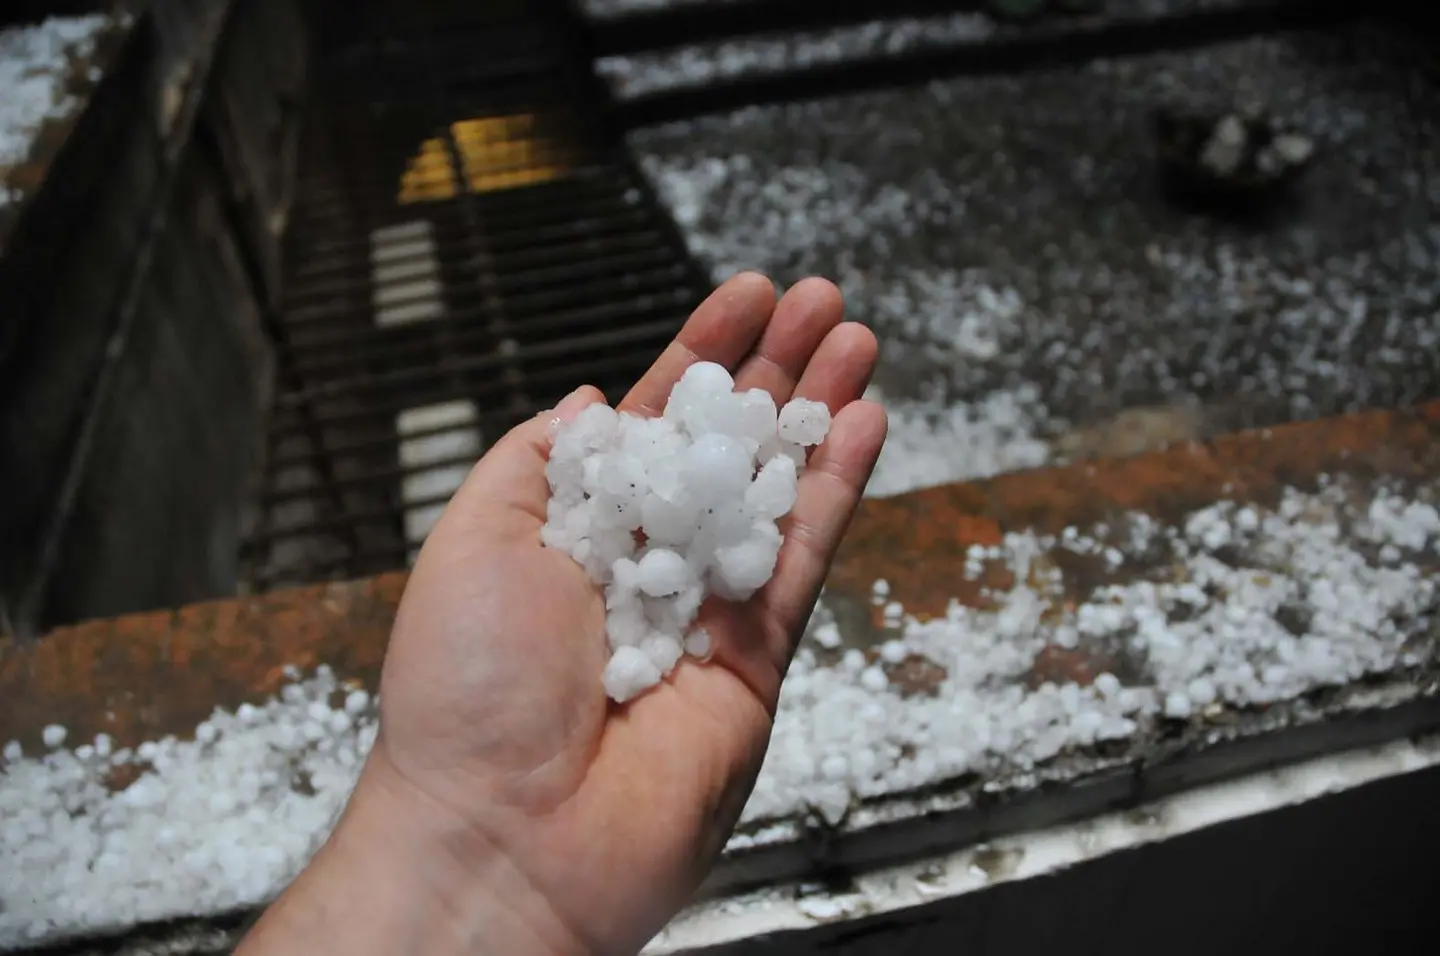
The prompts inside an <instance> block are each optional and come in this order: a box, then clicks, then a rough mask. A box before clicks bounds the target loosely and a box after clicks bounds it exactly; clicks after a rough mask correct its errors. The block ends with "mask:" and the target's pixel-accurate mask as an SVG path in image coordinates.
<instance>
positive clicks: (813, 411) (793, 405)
mask: <svg viewBox="0 0 1440 956" xmlns="http://www.w3.org/2000/svg"><path fill="white" fill-rule="evenodd" d="M779 425H780V438H781V439H783V440H784V441H791V442H794V443H795V444H797V445H806V446H810V445H818V444H820V443H821V442H822V441H824V440H825V436H826V434H828V433H829V431H830V409H829V408H827V407H826V406H825V403H824V402H811V401H807V400H806V399H803V398H797V399H794V400H793V401H790V402H786V403H785V407H784V408H782V409H780V416H779Z"/></svg>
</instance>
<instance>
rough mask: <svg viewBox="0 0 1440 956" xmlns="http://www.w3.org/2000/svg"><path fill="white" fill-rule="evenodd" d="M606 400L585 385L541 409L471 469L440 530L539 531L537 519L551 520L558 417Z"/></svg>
mask: <svg viewBox="0 0 1440 956" xmlns="http://www.w3.org/2000/svg"><path fill="white" fill-rule="evenodd" d="M603 401H605V396H604V395H603V394H601V392H600V390H599V389H597V388H595V387H594V386H591V385H582V386H581V387H579V388H577V389H576V390H575V391H573V392H571V393H570V394H569V395H567V396H566V397H565V398H564V400H562V401H561V402H560V404H559V405H557V406H555V408H554V409H553V410H551V411H548V412H541V413H540V414H538V415H536V416H535V417H534V418H530V419H528V420H526V421H523V422H521V423H520V424H519V425H516V426H515V427H514V428H512V429H510V431H508V432H506V433H505V436H504V437H503V438H501V439H500V440H499V441H498V442H496V443H495V444H494V445H493V446H491V448H490V450H489V451H487V452H486V453H485V455H484V456H483V457H482V458H481V459H480V460H479V461H478V462H476V463H475V467H474V468H472V469H470V474H469V475H467V476H466V477H465V481H464V482H463V483H462V484H461V485H460V488H459V490H457V491H456V492H455V494H454V496H453V497H452V498H451V499H450V503H449V504H448V505H446V507H445V513H444V514H443V515H442V516H441V518H440V521H439V523H438V524H437V525H436V527H435V533H437V534H438V533H442V532H444V533H448V531H446V529H462V530H465V531H467V532H468V531H470V530H473V529H474V527H475V526H476V525H477V524H480V523H484V525H485V527H486V528H487V530H489V531H491V532H495V533H506V532H509V531H515V530H521V531H525V532H527V533H533V532H534V530H535V525H536V523H540V524H543V523H544V522H545V503H546V501H547V500H548V499H549V497H550V486H549V484H548V483H547V482H546V480H545V463H546V462H547V461H548V460H549V457H550V444H551V440H552V431H553V429H554V423H555V421H556V420H557V419H558V420H560V421H562V422H568V421H571V420H573V419H574V418H575V416H576V415H578V414H580V412H581V411H583V410H584V409H586V408H588V407H589V406H591V405H593V404H595V403H596V402H603ZM512 519H513V520H512Z"/></svg>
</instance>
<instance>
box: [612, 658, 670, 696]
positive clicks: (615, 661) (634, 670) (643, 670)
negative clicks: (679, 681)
mask: <svg viewBox="0 0 1440 956" xmlns="http://www.w3.org/2000/svg"><path fill="white" fill-rule="evenodd" d="M662 676H663V675H662V674H661V672H660V668H658V667H656V666H655V662H654V661H652V660H651V659H650V656H649V655H648V654H646V653H645V652H644V651H643V650H641V649H640V648H638V647H630V646H622V647H617V648H615V650H614V652H613V653H612V654H611V655H610V661H609V663H607V664H606V665H605V673H604V674H603V675H602V678H601V679H602V680H603V681H604V684H605V693H607V694H609V695H610V697H611V699H612V700H614V701H615V702H616V703H618V704H623V703H625V702H626V701H628V700H630V699H631V698H633V697H638V696H639V695H640V694H643V693H644V692H645V691H647V690H649V689H650V688H651V687H654V686H655V685H656V684H658V683H660V680H661V677H662Z"/></svg>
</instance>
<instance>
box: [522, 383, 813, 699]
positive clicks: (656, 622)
mask: <svg viewBox="0 0 1440 956" xmlns="http://www.w3.org/2000/svg"><path fill="white" fill-rule="evenodd" d="M829 430H830V410H829V409H828V408H827V407H826V406H825V405H824V404H823V403H820V402H812V401H807V400H805V399H798V398H797V399H794V400H793V401H791V402H789V403H787V404H786V405H785V406H784V407H783V408H780V409H778V410H777V409H776V407H775V400H774V399H773V398H771V397H770V394H769V393H768V392H766V391H764V390H763V389H750V390H748V391H736V390H735V382H734V380H733V379H731V377H730V373H729V372H727V371H726V370H725V369H724V368H722V367H721V366H719V365H716V364H714V363H712V362H699V363H696V364H695V365H692V366H690V368H689V369H688V370H687V371H686V372H685V374H684V375H683V376H682V377H681V379H680V381H679V382H677V383H676V384H675V387H674V390H673V391H672V392H671V394H670V400H669V403H668V404H667V405H666V407H665V413H664V415H663V416H662V417H660V418H643V417H640V416H637V415H631V414H629V413H626V412H617V411H615V410H614V409H612V408H610V407H609V406H608V405H604V404H596V405H591V406H590V407H588V408H586V409H585V410H584V411H583V412H581V413H580V414H579V415H578V416H576V418H575V419H574V420H573V421H571V422H569V423H568V424H565V425H562V426H560V427H559V428H557V430H556V433H555V441H554V445H553V447H552V449H551V452H550V462H549V465H548V466H547V468H546V477H547V478H548V480H549V483H550V493H551V498H550V503H549V512H548V516H547V519H548V520H547V521H546V523H545V526H544V528H543V529H542V531H541V540H542V541H543V542H544V543H545V544H546V545H548V546H549V547H552V548H557V549H559V550H561V551H564V552H565V553H567V554H569V555H570V556H571V557H572V558H574V559H575V560H576V561H577V562H579V563H580V564H581V565H582V566H583V567H584V568H585V571H586V572H587V573H588V574H589V575H590V578H591V579H592V580H593V581H594V582H595V583H596V584H598V585H601V586H602V587H603V588H604V589H605V607H606V612H607V613H606V621H605V630H606V634H607V635H608V637H609V643H610V652H611V653H610V661H609V663H608V664H607V665H606V667H605V672H604V675H603V682H604V685H605V690H606V692H607V693H608V694H609V695H610V697H611V698H613V699H614V700H616V701H619V702H622V703H623V702H624V701H627V700H629V699H631V698H633V697H635V696H637V695H638V694H640V693H642V692H644V691H645V690H647V689H649V688H651V687H653V686H655V685H656V684H658V683H660V681H661V680H662V679H663V678H664V677H665V676H666V675H667V674H669V673H670V672H671V671H672V670H673V669H674V668H675V666H676V664H677V663H678V662H679V660H680V658H681V657H682V656H683V655H684V654H686V653H689V654H691V655H693V656H695V657H701V658H703V657H705V656H707V655H708V654H709V652H710V636H709V634H708V633H706V631H705V630H704V629H701V628H695V627H694V624H695V620H696V616H697V614H698V612H699V610H700V604H701V602H703V601H704V600H705V598H706V597H707V596H709V595H711V594H714V595H716V596H718V597H720V598H723V599H725V600H730V601H744V600H747V599H749V598H750V596H751V595H753V594H754V593H755V592H756V591H757V590H759V589H760V588H761V587H763V586H764V585H765V583H766V582H767V581H769V580H770V577H771V575H772V574H773V573H774V571H775V564H776V560H777V557H778V555H779V553H780V545H781V540H782V538H781V533H780V529H779V527H778V526H777V525H776V521H777V520H778V519H779V518H782V517H784V516H785V515H786V514H788V513H789V511H790V509H791V508H792V507H793V506H794V504H795V498H796V494H797V488H798V485H797V482H798V477H799V474H800V472H801V471H802V470H803V469H804V467H805V449H806V448H807V447H813V446H815V445H818V444H820V443H821V442H822V441H824V439H825V436H826V434H827V433H828V432H829Z"/></svg>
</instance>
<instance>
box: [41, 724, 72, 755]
mask: <svg viewBox="0 0 1440 956" xmlns="http://www.w3.org/2000/svg"><path fill="white" fill-rule="evenodd" d="M65 733H66V731H65V728H64V727H61V726H60V725H59V724H51V725H50V726H48V727H46V728H45V729H44V730H42V731H41V732H40V739H41V741H42V742H44V744H45V746H47V747H49V748H50V749H51V750H56V749H58V748H59V747H62V746H64V744H65Z"/></svg>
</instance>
